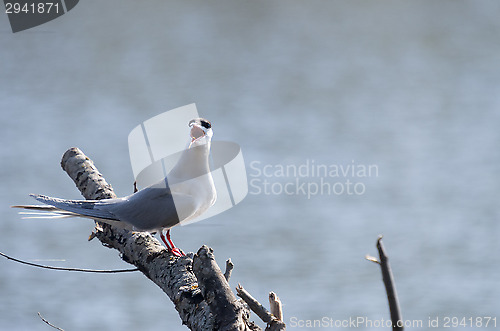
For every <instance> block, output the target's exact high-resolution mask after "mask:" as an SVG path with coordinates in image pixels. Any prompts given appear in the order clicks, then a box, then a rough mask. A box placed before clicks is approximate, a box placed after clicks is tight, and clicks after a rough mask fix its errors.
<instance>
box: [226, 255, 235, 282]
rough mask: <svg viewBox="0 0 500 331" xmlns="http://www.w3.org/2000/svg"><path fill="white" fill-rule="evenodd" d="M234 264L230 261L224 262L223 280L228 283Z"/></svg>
mask: <svg viewBox="0 0 500 331" xmlns="http://www.w3.org/2000/svg"><path fill="white" fill-rule="evenodd" d="M233 268H234V264H233V261H231V259H227V260H226V271H224V278H226V281H227V282H229V278H231V272H233Z"/></svg>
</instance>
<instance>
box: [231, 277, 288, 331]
mask: <svg viewBox="0 0 500 331" xmlns="http://www.w3.org/2000/svg"><path fill="white" fill-rule="evenodd" d="M236 293H237V294H238V296H239V297H240V298H242V299H243V301H245V302H246V303H247V305H248V306H249V307H250V309H251V310H252V311H253V312H254V313H255V314H257V316H259V317H260V319H261V320H262V321H264V322H265V323H267V327H266V331H282V330H285V329H286V325H285V323H284V322H283V321H282V320H281V319H279V318H277V317H276V316H273V314H271V313H270V312H269V310H267V309H266V307H264V306H263V305H262V304H261V303H260V302H259V301H257V299H255V298H254V297H253V296H252V295H251V294H250V293H248V291H247V290H245V289H244V288H243V286H241V284H238V286H237V287H236ZM271 293H272V294H274V293H273V292H271ZM271 293H269V297H271ZM274 295H275V294H274ZM278 300H279V299H278ZM280 305H281V301H280Z"/></svg>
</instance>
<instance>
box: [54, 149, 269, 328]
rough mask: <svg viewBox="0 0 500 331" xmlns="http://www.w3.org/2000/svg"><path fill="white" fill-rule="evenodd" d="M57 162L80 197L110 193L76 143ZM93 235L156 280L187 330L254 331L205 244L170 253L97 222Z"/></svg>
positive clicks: (141, 236) (147, 238)
mask: <svg viewBox="0 0 500 331" xmlns="http://www.w3.org/2000/svg"><path fill="white" fill-rule="evenodd" d="M61 166H62V168H63V169H64V170H65V171H66V172H67V173H68V175H69V176H70V177H71V179H73V181H74V182H75V184H76V186H77V188H78V189H79V190H80V192H81V193H82V195H83V196H84V197H85V198H86V199H95V200H98V199H106V198H114V197H116V195H115V194H114V192H113V189H112V187H111V185H109V184H108V183H107V182H106V181H105V179H104V177H103V176H102V175H101V174H100V173H99V171H98V170H97V168H96V167H95V166H94V164H93V162H92V161H91V160H90V159H89V158H88V157H87V156H85V154H83V152H82V151H80V150H79V149H78V148H71V149H69V150H68V151H67V152H66V153H65V154H64V155H63V158H62V161H61ZM93 236H95V237H97V238H98V239H99V240H100V241H101V242H102V244H103V245H104V246H106V247H109V248H114V249H117V250H118V251H119V252H120V255H121V258H122V259H123V260H124V261H125V262H128V263H130V264H133V265H135V266H136V267H137V268H138V269H139V270H140V271H141V272H142V273H143V274H144V275H145V276H146V277H148V278H149V279H150V280H151V281H153V282H154V283H155V284H156V285H158V286H159V287H160V288H161V289H162V290H163V292H165V293H166V294H167V295H168V297H169V298H170V300H172V302H173V303H174V305H175V309H176V310H177V312H178V313H179V316H180V318H181V320H182V323H183V324H185V325H186V326H187V327H188V328H189V329H191V330H260V328H259V327H257V326H255V325H254V324H253V323H252V322H250V321H249V320H248V319H249V315H250V312H249V311H248V309H247V308H246V307H245V306H244V305H242V304H240V303H239V301H238V300H237V299H236V297H235V296H234V294H233V293H232V291H231V289H230V288H229V285H228V284H227V281H226V279H225V278H224V275H223V274H222V272H221V271H220V269H219V267H218V266H217V264H216V263H215V259H214V257H213V252H212V250H211V249H210V248H208V247H206V246H203V247H202V248H200V250H199V251H198V253H197V254H196V255H194V254H193V253H189V254H187V255H186V256H182V257H175V256H173V255H171V254H170V253H169V252H168V251H167V249H166V248H165V247H163V246H162V245H161V244H160V242H159V241H158V240H156V238H154V237H153V236H152V235H151V234H149V233H146V232H129V231H127V230H124V229H119V228H116V227H113V226H111V225H108V224H103V223H98V222H96V227H95V232H94V235H93Z"/></svg>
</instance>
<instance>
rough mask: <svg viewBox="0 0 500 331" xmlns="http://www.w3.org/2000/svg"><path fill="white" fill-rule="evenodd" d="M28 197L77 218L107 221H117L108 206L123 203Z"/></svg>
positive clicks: (107, 200) (117, 201) (104, 200)
mask: <svg viewBox="0 0 500 331" xmlns="http://www.w3.org/2000/svg"><path fill="white" fill-rule="evenodd" d="M30 196H32V197H33V198H35V199H36V200H38V201H40V202H43V203H45V204H47V205H50V206H53V207H55V208H57V209H61V210H65V211H68V212H71V213H74V214H77V215H78V216H85V217H89V218H96V219H101V220H109V221H119V219H118V218H117V217H116V215H114V214H113V213H112V212H111V211H110V208H109V206H112V205H114V204H118V203H120V202H123V200H122V199H103V200H66V199H59V198H53V197H49V196H46V195H41V194H30ZM28 207H29V206H28ZM31 207H33V206H31ZM32 209H34V208H32Z"/></svg>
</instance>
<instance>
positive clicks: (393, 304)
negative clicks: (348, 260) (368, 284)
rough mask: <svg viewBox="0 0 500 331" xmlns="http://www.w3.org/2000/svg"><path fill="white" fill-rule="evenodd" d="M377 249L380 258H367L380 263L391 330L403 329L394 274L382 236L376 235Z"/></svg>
mask: <svg viewBox="0 0 500 331" xmlns="http://www.w3.org/2000/svg"><path fill="white" fill-rule="evenodd" d="M377 249H378V253H379V256H380V260H376V259H375V260H373V259H372V258H367V259H368V260H370V261H373V262H376V263H378V264H380V268H381V270H382V279H383V281H384V285H385V291H386V292H387V300H388V301H389V311H390V312H391V321H392V330H394V331H403V330H404V327H403V319H402V317H401V310H400V308H399V302H398V295H397V293H396V286H395V282H394V276H393V275H392V270H391V266H390V264H389V257H388V256H387V254H386V252H385V249H384V245H383V244H382V236H379V237H378V240H377Z"/></svg>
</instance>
